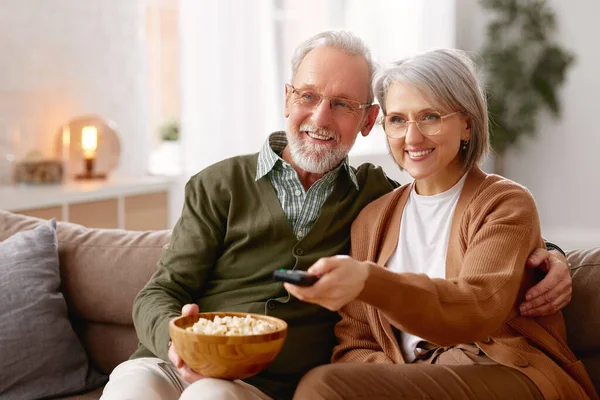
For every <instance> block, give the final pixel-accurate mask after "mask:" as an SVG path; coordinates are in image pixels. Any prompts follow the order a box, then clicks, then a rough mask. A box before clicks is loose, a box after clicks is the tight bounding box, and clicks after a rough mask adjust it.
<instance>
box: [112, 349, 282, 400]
mask: <svg viewBox="0 0 600 400" xmlns="http://www.w3.org/2000/svg"><path fill="white" fill-rule="evenodd" d="M100 399H101V400H138V399H139V400H177V399H179V400H205V399H206V400H208V399H210V400H214V399H222V400H272V399H271V397H269V396H267V395H266V394H264V393H263V392H261V391H260V390H258V389H257V388H255V387H254V386H252V385H249V384H247V383H245V382H243V381H239V380H236V381H227V380H223V379H214V378H204V379H201V380H199V381H196V382H194V383H192V384H189V383H187V382H185V381H184V380H183V378H182V377H181V376H180V375H179V374H178V373H177V368H175V367H173V365H171V364H170V363H166V362H164V361H163V360H161V359H160V358H138V359H135V360H129V361H125V362H124V363H122V364H120V365H118V366H117V367H116V368H115V369H114V370H113V372H112V373H111V374H110V379H109V381H108V383H107V384H106V387H105V388H104V392H103V393H102V397H101V398H100Z"/></svg>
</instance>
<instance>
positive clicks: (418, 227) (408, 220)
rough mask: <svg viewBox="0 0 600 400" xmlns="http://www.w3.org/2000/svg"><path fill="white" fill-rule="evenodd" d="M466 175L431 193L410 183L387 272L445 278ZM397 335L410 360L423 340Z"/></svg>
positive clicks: (403, 351) (405, 305) (404, 334)
mask: <svg viewBox="0 0 600 400" xmlns="http://www.w3.org/2000/svg"><path fill="white" fill-rule="evenodd" d="M466 177H467V175H466V174H465V175H464V176H463V177H462V178H461V179H460V180H459V181H458V182H457V183H456V185H454V186H453V187H452V188H450V189H449V190H447V191H445V192H443V193H439V194H436V195H433V196H421V195H419V194H417V192H416V191H415V186H414V185H413V188H412V190H411V192H410V194H409V196H408V200H407V202H406V206H405V207H404V211H403V212H402V223H401V224H400V235H399V237H398V247H397V248H396V251H395V252H394V253H393V254H392V256H391V257H390V260H389V261H388V264H387V267H388V269H389V270H390V271H394V272H413V273H416V274H426V275H427V276H429V277H430V278H445V277H446V252H447V250H448V239H449V237H450V226H451V224H452V217H453V214H454V209H455V208H456V203H458V198H459V196H460V192H461V191H462V188H463V186H464V184H465V180H466ZM410 306H411V305H410V304H401V305H399V307H410ZM400 336H401V338H400V339H401V340H400V342H401V343H400V347H401V350H402V354H403V356H404V359H405V360H406V361H407V362H413V361H414V360H415V358H416V357H415V354H414V349H415V346H416V345H417V343H418V342H419V341H420V340H423V339H421V338H420V337H418V336H414V335H411V334H409V333H406V332H401V335H400Z"/></svg>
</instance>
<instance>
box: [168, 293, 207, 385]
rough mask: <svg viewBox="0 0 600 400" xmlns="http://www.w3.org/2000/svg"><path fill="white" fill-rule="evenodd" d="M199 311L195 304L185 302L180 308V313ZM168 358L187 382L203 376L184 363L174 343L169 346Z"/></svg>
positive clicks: (192, 381) (192, 313)
mask: <svg viewBox="0 0 600 400" xmlns="http://www.w3.org/2000/svg"><path fill="white" fill-rule="evenodd" d="M199 312H200V309H199V308H198V305H197V304H186V305H185V306H183V308H182V309H181V315H196V314H198V313H199ZM169 360H171V362H172V363H173V365H174V366H175V367H176V368H177V371H178V372H179V375H181V377H182V378H183V380H185V381H186V382H187V383H194V382H196V381H197V380H200V379H202V378H204V377H203V376H202V375H200V374H199V373H197V372H195V371H193V370H192V369H191V368H190V367H188V366H187V365H185V363H184V362H183V360H182V359H181V357H179V354H177V350H176V349H175V345H173V344H172V345H171V347H169Z"/></svg>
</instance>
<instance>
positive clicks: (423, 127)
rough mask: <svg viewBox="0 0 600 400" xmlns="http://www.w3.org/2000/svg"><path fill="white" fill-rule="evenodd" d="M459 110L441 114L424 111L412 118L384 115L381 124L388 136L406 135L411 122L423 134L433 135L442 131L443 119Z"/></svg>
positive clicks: (397, 137)
mask: <svg viewBox="0 0 600 400" xmlns="http://www.w3.org/2000/svg"><path fill="white" fill-rule="evenodd" d="M459 112H460V111H455V112H453V113H450V114H446V115H441V114H440V113H439V112H437V111H428V112H424V113H422V114H420V115H418V116H417V118H416V119H414V120H407V119H406V118H405V117H403V116H401V115H397V114H389V115H384V116H383V118H382V120H381V124H382V125H383V131H384V132H385V134H386V135H387V136H388V137H391V138H393V139H399V138H402V137H404V136H405V135H406V132H407V131H408V126H409V125H410V124H412V123H414V124H416V125H417V128H418V129H419V131H421V133H422V134H423V135H427V136H433V135H437V134H438V133H440V132H441V131H442V127H443V125H444V120H445V119H446V118H449V117H451V116H453V115H455V114H458V113H459Z"/></svg>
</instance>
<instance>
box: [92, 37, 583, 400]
mask: <svg viewBox="0 0 600 400" xmlns="http://www.w3.org/2000/svg"><path fill="white" fill-rule="evenodd" d="M373 70H374V67H373V63H372V61H371V57H370V53H369V50H368V49H367V48H366V46H365V45H364V43H363V42H362V41H361V40H360V39H359V38H357V37H356V36H354V35H352V34H350V33H348V32H325V33H322V34H319V35H316V36H314V37H312V38H310V39H309V40H308V41H306V42H305V43H303V44H302V45H301V46H300V47H299V48H298V49H297V50H296V52H295V54H294V57H293V59H292V72H293V76H292V81H291V82H292V83H291V84H288V85H286V87H285V116H286V117H287V119H288V127H287V131H286V132H275V133H273V134H271V135H270V136H269V138H268V140H267V141H266V143H265V145H264V146H263V148H262V149H261V151H260V152H259V153H257V154H252V155H246V156H239V157H234V158H231V159H228V160H225V161H222V162H219V163H217V164H215V165H213V166H210V167H208V168H207V169H205V170H203V171H202V172H200V173H198V174H197V175H195V176H194V177H192V178H191V179H190V181H189V182H188V184H187V186H186V193H185V203H184V207H183V211H182V215H181V218H180V219H179V221H178V222H177V225H176V226H175V228H174V230H173V234H172V237H171V241H170V243H169V245H168V247H167V248H165V250H164V253H163V256H162V259H161V260H160V262H159V265H158V271H157V272H156V273H155V274H154V276H153V277H152V279H151V280H150V282H149V283H148V284H147V285H146V287H145V288H144V289H143V290H142V291H141V292H140V293H139V295H138V296H137V298H136V301H135V304H134V311H133V319H134V323H135V327H136V330H137V333H138V337H139V340H140V347H139V349H138V351H137V352H136V353H135V354H134V355H133V356H132V359H131V360H129V361H127V362H125V363H123V364H121V365H120V366H118V367H117V368H116V369H115V370H114V371H113V373H112V374H111V377H110V381H109V383H108V385H107V386H106V388H105V390H104V394H103V399H105V400H106V399H134V398H135V399H164V400H170V399H178V398H180V399H270V398H278V399H286V398H291V397H292V395H293V393H294V390H295V387H296V385H297V383H298V381H299V380H300V378H301V377H302V376H303V375H304V374H305V373H306V372H307V371H308V370H310V369H311V368H313V367H316V366H318V365H321V364H325V363H328V362H329V361H330V357H331V352H332V348H333V346H334V345H335V336H334V334H333V327H334V325H335V324H336V322H337V321H338V320H339V316H338V314H337V313H334V312H330V311H328V310H326V309H324V308H321V307H319V306H316V305H312V304H307V303H303V302H300V301H298V300H297V299H295V298H293V297H291V296H290V295H289V294H288V293H287V292H286V290H285V289H284V288H283V285H282V284H281V283H279V282H275V281H273V280H272V274H273V271H274V270H277V269H280V268H286V269H292V268H294V269H299V270H306V269H307V268H308V267H309V266H310V265H312V264H313V263H314V262H315V261H316V260H318V259H319V258H321V257H323V256H329V255H335V254H347V253H348V250H349V248H348V247H349V234H350V225H351V223H352V221H353V220H354V218H355V217H356V216H357V215H358V213H359V211H360V210H361V209H362V208H363V207H364V206H365V205H366V204H368V203H369V202H371V201H372V200H374V199H376V198H378V197H380V196H381V195H383V194H385V193H387V192H389V191H391V190H393V189H394V188H395V187H397V186H398V185H397V183H395V182H393V181H391V180H390V179H388V178H387V177H386V176H385V174H384V173H383V171H382V170H381V169H380V168H377V167H374V166H373V165H370V164H364V165H361V166H360V167H359V168H357V169H355V168H353V167H351V166H350V165H349V164H348V159H347V155H348V152H349V151H350V149H351V148H352V146H353V145H354V142H355V140H356V138H357V136H358V133H361V134H362V135H363V136H366V135H368V134H369V132H370V131H371V129H372V128H373V125H374V123H375V120H376V118H377V114H378V112H379V107H378V106H377V105H374V104H372V102H373V92H372V90H371V77H372V74H373ZM530 263H531V264H532V266H537V265H540V264H543V265H545V266H546V268H547V269H548V268H549V269H550V272H549V273H548V275H547V277H546V279H545V280H544V281H542V282H541V283H540V284H538V286H537V287H536V288H533V289H532V292H531V293H529V297H528V298H530V299H531V301H530V302H529V303H528V304H525V305H524V308H523V310H524V309H529V310H530V312H531V313H533V314H535V313H536V312H553V311H555V310H556V309H557V308H560V307H563V306H564V304H566V302H568V301H569V299H570V290H571V287H570V279H569V274H568V268H567V267H566V260H564V258H560V257H559V256H558V255H552V254H551V253H550V252H548V251H546V250H544V249H538V250H537V251H536V252H534V254H532V255H531V258H530ZM184 305H185V307H183V306H184ZM182 307H183V309H182ZM540 307H542V308H540ZM198 309H200V310H202V311H239V312H251V313H259V314H267V315H272V316H276V317H279V318H282V319H284V320H286V321H287V323H288V325H289V330H288V337H287V339H286V342H285V345H284V347H283V349H282V351H281V353H280V355H279V356H278V357H277V358H276V359H275V361H274V362H273V363H272V364H271V365H270V366H269V367H268V368H267V369H266V370H264V371H263V372H261V373H259V374H258V375H256V376H254V377H251V378H248V379H246V380H244V381H223V380H218V379H212V378H204V377H201V376H199V375H198V374H197V373H195V372H194V371H192V370H191V369H189V368H188V367H187V366H186V365H184V364H183V362H182V360H181V358H180V357H179V356H178V355H177V351H176V349H175V348H174V346H169V344H170V341H169V332H168V321H169V320H170V319H171V318H173V317H176V316H179V315H181V313H182V312H183V313H184V314H193V313H197V312H198ZM533 314H532V315H533ZM169 359H170V360H171V361H172V364H171V363H165V362H163V360H169Z"/></svg>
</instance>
